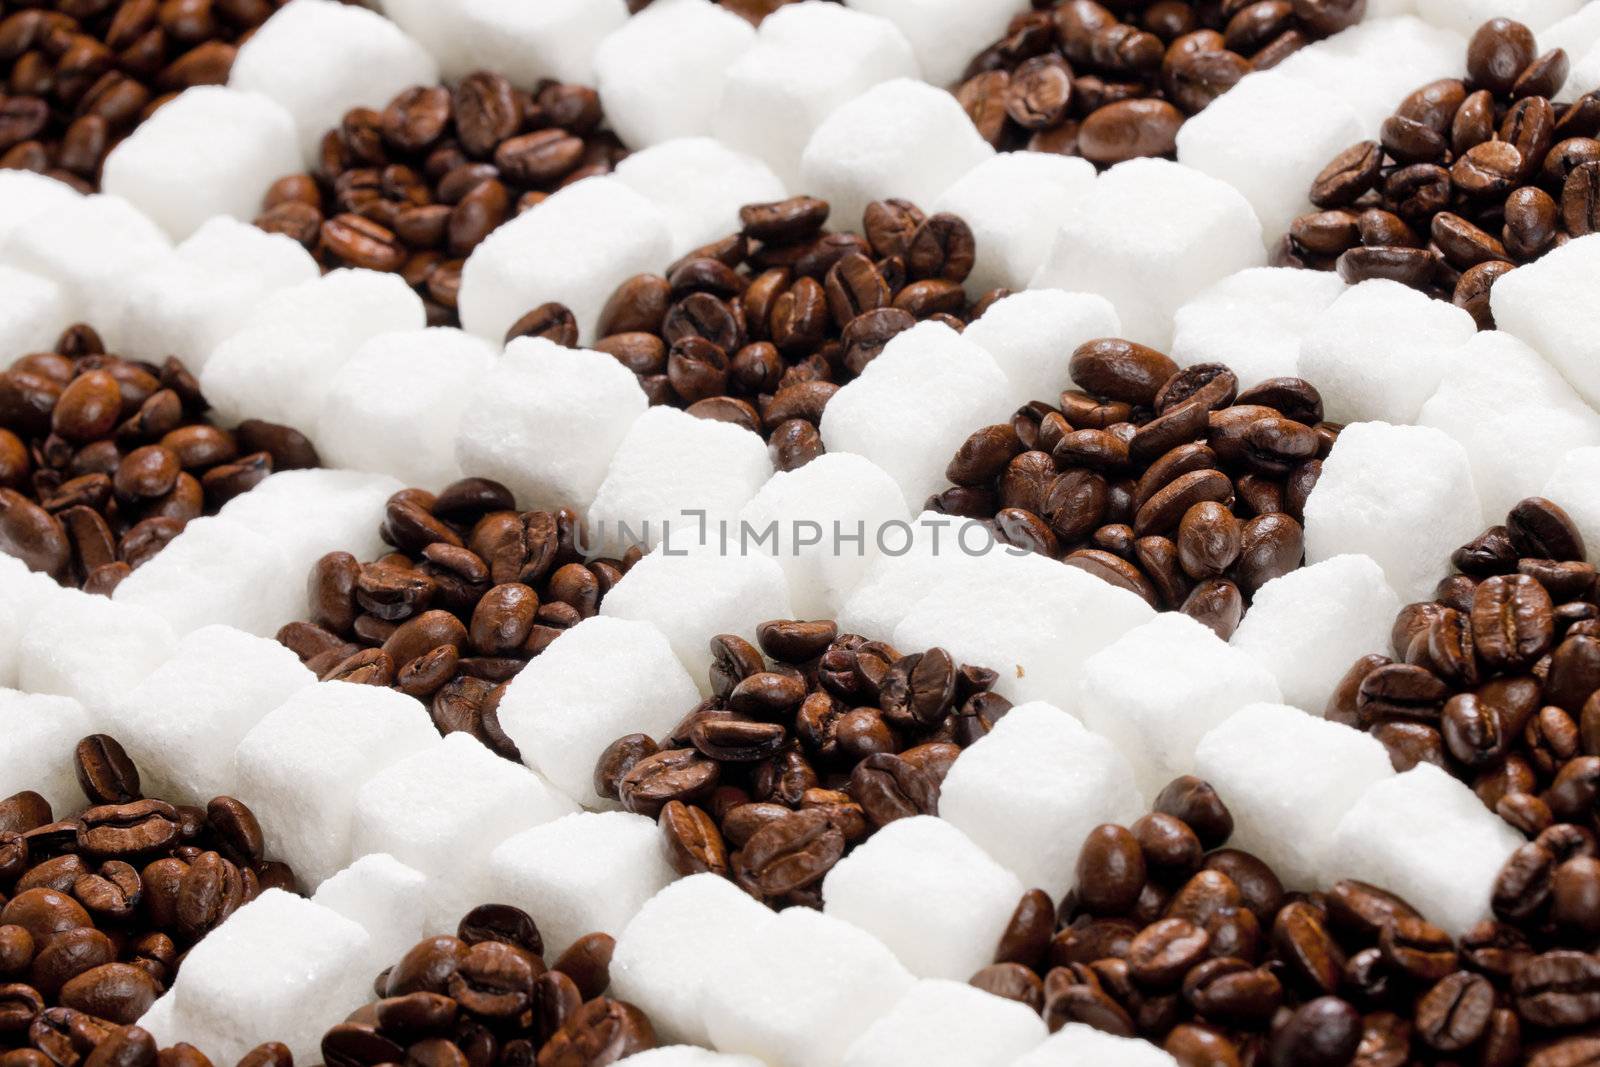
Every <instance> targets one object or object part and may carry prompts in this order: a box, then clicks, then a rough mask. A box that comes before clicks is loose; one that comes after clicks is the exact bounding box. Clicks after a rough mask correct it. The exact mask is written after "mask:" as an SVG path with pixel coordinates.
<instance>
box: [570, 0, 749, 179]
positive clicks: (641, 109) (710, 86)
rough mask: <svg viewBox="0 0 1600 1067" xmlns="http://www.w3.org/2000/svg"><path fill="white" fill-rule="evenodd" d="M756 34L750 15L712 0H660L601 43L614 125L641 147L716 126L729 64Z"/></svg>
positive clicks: (601, 75)
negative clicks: (749, 21)
mask: <svg viewBox="0 0 1600 1067" xmlns="http://www.w3.org/2000/svg"><path fill="white" fill-rule="evenodd" d="M755 40H756V31H755V29H754V28H753V27H752V26H751V25H750V23H748V22H746V21H745V20H744V19H743V18H741V17H740V16H738V15H736V14H734V13H733V12H732V11H730V10H728V9H727V8H725V7H723V6H722V5H720V4H717V3H713V2H712V0H655V3H653V4H651V5H650V6H649V7H647V8H645V9H644V10H643V11H641V12H639V13H638V14H637V15H635V16H634V17H633V18H631V19H629V20H628V21H627V22H625V23H623V24H622V27H621V28H620V29H617V30H614V31H613V32H612V33H610V34H609V35H607V36H606V38H605V39H604V40H602V41H601V42H600V46H599V47H598V48H597V49H595V53H594V68H595V79H596V80H595V88H597V89H599V90H600V98H601V99H602V100H604V101H605V106H606V119H607V121H609V122H610V123H611V128H612V129H613V130H616V131H617V136H618V137H620V138H622V141H623V143H624V144H629V145H633V146H635V147H637V148H645V147H647V146H649V145H653V144H660V143H661V142H663V141H670V140H672V139H673V138H675V137H699V136H703V135H705V134H709V133H710V132H711V129H712V126H713V125H714V123H715V120H716V114H717V101H718V99H719V98H720V97H721V96H722V85H723V82H724V81H726V79H727V70H728V67H729V66H731V65H732V64H733V62H734V61H735V60H736V59H738V58H739V57H740V56H741V55H743V54H744V53H745V51H746V50H748V49H749V48H750V46H751V45H753V44H754V43H755ZM747 202H748V201H747Z"/></svg>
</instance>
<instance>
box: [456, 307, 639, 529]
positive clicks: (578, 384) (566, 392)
mask: <svg viewBox="0 0 1600 1067" xmlns="http://www.w3.org/2000/svg"><path fill="white" fill-rule="evenodd" d="M468 403H469V406H470V407H471V410H472V417H471V418H464V419H462V421H461V428H460V430H459V431H458V433H457V436H456V462H457V463H459V464H460V466H461V469H462V470H466V471H471V472H472V473H473V474H474V475H476V476H479V477H484V478H495V479H497V480H499V481H501V482H504V483H505V485H506V486H507V487H508V488H509V489H510V490H511V491H512V492H513V493H515V494H516V496H517V500H518V502H519V503H520V504H521V505H522V506H523V507H531V508H560V507H577V508H586V507H587V506H588V505H589V502H590V501H592V500H593V499H594V494H595V491H596V490H598V489H599V488H600V483H601V482H602V481H604V480H605V476H606V468H607V467H609V466H610V465H611V458H612V457H613V456H614V455H616V452H617V447H618V446H619V445H621V444H622V439H623V437H624V436H626V435H627V432H628V427H629V426H631V425H632V424H633V421H634V420H635V419H636V418H638V417H639V416H640V415H642V414H643V413H644V410H645V407H646V401H645V396H644V390H642V389H640V388H639V379H638V378H637V377H635V375H634V373H633V372H632V371H630V370H629V369H628V368H626V367H624V366H623V365H622V364H621V363H619V362H617V360H615V359H613V358H612V357H610V356H608V355H606V354H604V353H602V352H591V351H588V350H587V349H571V348H562V347H561V346H560V345H557V344H555V343H553V342H551V341H547V340H545V339H544V338H542V337H540V338H533V337H519V338H517V339H516V340H515V341H513V342H511V343H510V344H509V345H507V346H506V350H505V354H504V355H502V356H501V357H500V359H499V360H498V361H497V362H496V363H495V364H494V366H492V367H491V368H490V369H489V372H488V373H487V374H485V375H483V377H481V378H480V379H479V380H478V384H477V387H476V388H475V389H474V390H473V392H472V398H471V400H470V401H468Z"/></svg>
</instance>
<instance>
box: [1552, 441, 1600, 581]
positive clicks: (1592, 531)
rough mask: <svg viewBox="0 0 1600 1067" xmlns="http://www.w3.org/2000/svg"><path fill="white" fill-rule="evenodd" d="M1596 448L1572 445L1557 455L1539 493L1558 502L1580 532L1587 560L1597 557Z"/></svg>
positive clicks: (1599, 464)
mask: <svg viewBox="0 0 1600 1067" xmlns="http://www.w3.org/2000/svg"><path fill="white" fill-rule="evenodd" d="M1597 485H1600V448H1574V449H1573V450H1572V451H1571V452H1568V453H1567V454H1566V455H1565V456H1562V457H1561V460H1560V462H1558V463H1557V464H1556V469H1555V470H1554V471H1553V472H1552V473H1551V475H1550V480H1549V481H1547V482H1545V484H1544V489H1543V491H1542V492H1541V493H1540V494H1539V495H1540V496H1542V497H1545V498H1546V499H1548V500H1554V501H1555V502H1556V503H1557V504H1560V505H1561V506H1562V507H1563V508H1564V509H1566V512H1567V514H1568V515H1570V516H1571V517H1572V521H1573V522H1575V523H1577V524H1578V529H1579V530H1580V531H1581V532H1582V533H1583V542H1584V544H1585V545H1587V546H1588V548H1589V559H1590V561H1591V562H1593V561H1594V560H1597V559H1600V494H1597V493H1596V492H1595V491H1594V487H1595V486H1597Z"/></svg>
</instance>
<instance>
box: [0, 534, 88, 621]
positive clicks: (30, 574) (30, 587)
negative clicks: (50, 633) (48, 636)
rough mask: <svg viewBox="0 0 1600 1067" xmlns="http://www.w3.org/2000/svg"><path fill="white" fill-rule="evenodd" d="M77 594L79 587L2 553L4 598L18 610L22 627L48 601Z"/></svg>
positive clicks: (1, 592)
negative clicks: (69, 586)
mask: <svg viewBox="0 0 1600 1067" xmlns="http://www.w3.org/2000/svg"><path fill="white" fill-rule="evenodd" d="M76 594H77V590H75V589H66V588H64V587H62V586H60V585H57V584H56V580H55V579H54V578H52V577H50V576H49V575H48V574H41V573H39V572H38V571H31V570H29V569H28V565H27V564H26V563H24V562H22V561H21V560H20V559H18V558H17V557H15V556H8V555H6V554H5V553H4V552H0V601H4V602H5V603H6V605H7V606H9V607H10V608H11V610H12V611H13V612H15V613H16V618H17V625H18V626H23V627H26V626H27V625H28V623H29V622H30V621H31V620H32V619H33V617H34V615H35V614H36V613H37V612H38V611H39V609H40V608H43V607H44V606H45V604H47V603H49V602H51V601H53V600H69V599H74V598H75V597H76Z"/></svg>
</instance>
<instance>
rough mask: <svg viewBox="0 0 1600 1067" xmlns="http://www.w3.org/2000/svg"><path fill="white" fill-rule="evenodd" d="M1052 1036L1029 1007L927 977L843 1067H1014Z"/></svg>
mask: <svg viewBox="0 0 1600 1067" xmlns="http://www.w3.org/2000/svg"><path fill="white" fill-rule="evenodd" d="M902 821H906V820H902ZM836 869H837V868H836ZM991 955H992V954H991ZM984 962H985V963H986V964H987V963H988V962H989V960H988V959H986V960H985V961H984ZM1048 1032H1049V1031H1047V1030H1046V1029H1045V1026H1044V1020H1043V1019H1041V1018H1039V1014H1038V1013H1037V1012H1035V1011H1033V1010H1032V1009H1031V1008H1029V1007H1028V1006H1027V1005H1025V1004H1019V1003H1017V1002H1016V1001H1014V1000H1006V999H1004V998H1002V997H997V996H995V995H994V994H992V993H985V992H984V991H983V990H981V989H977V988H975V987H973V986H970V985H967V984H966V983H965V982H964V981H955V982H951V981H943V980H940V979H933V978H925V979H923V980H922V981H919V982H918V983H917V984H916V985H914V986H912V987H911V990H910V992H908V993H906V995H905V996H903V997H901V998H900V1000H899V1001H897V1002H896V1003H895V1006H894V1007H893V1008H891V1009H890V1010H889V1013H888V1014H887V1015H885V1016H883V1017H882V1018H880V1019H879V1020H878V1021H877V1022H875V1023H873V1024H872V1025H871V1026H869V1027H868V1028H867V1031H866V1033H864V1034H862V1035H861V1036H860V1037H858V1038H856V1040H855V1042H854V1043H853V1044H851V1046H850V1048H849V1049H848V1050H847V1051H846V1052H845V1054H844V1063H843V1067H1010V1065H1011V1062H1012V1061H1013V1060H1015V1059H1016V1058H1017V1057H1018V1056H1020V1055H1022V1054H1023V1053H1024V1052H1028V1051H1030V1050H1032V1049H1034V1048H1036V1047H1037V1046H1038V1045H1039V1043H1040V1042H1041V1041H1043V1040H1044V1039H1045V1036H1046V1034H1047V1033H1048Z"/></svg>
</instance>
